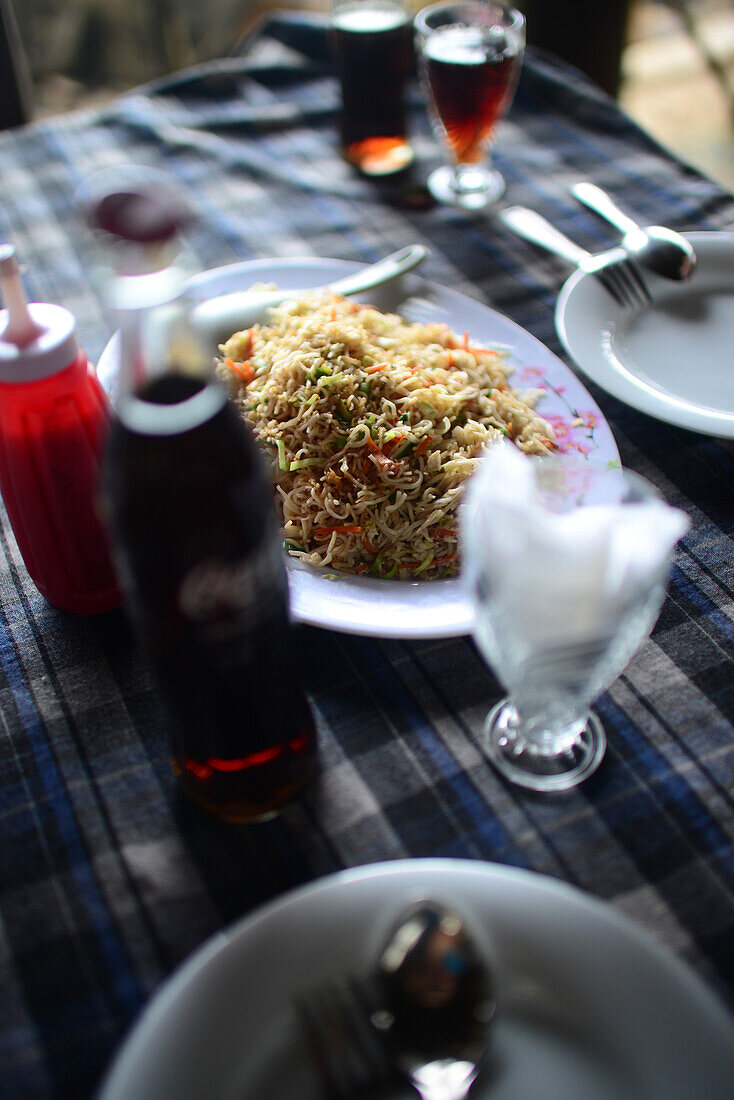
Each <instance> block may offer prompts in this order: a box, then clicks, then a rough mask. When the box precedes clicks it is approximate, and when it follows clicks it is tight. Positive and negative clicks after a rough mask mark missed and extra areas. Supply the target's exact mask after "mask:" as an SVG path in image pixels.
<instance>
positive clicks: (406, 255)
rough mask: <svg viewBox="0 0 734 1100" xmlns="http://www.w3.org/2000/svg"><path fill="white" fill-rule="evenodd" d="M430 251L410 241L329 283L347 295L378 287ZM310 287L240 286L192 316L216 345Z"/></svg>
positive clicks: (206, 338)
mask: <svg viewBox="0 0 734 1100" xmlns="http://www.w3.org/2000/svg"><path fill="white" fill-rule="evenodd" d="M427 255H428V249H427V248H424V247H423V245H420V244H413V245H408V247H407V248H401V249H399V250H398V251H397V252H393V253H391V254H390V255H389V256H385V257H383V259H381V260H378V261H377V263H374V264H369V265H368V266H367V267H362V268H359V270H358V271H355V272H354V273H353V274H351V275H346V276H344V278H342V279H337V280H336V281H335V282H333V283H330V284H329V287H328V289H330V290H333V291H334V292H335V293H336V294H343V295H344V296H348V295H350V294H361V293H364V292H366V291H368V290H374V289H375V288H376V287H379V286H383V285H385V284H386V283H389V282H391V281H392V280H393V279H397V278H398V277H399V276H400V275H405V274H406V273H407V272H408V271H412V269H413V268H414V267H416V266H417V265H418V264H419V263H420V262H421V260H424V259H425V257H426V256H427ZM196 282H197V280H196V279H192V280H191V281H190V283H189V286H190V287H191V289H192V290H193V291H194V293H195V292H196ZM306 289H318V288H316V287H313V288H302V289H298V290H282V289H281V290H238V291H235V292H234V293H232V294H220V295H218V296H217V297H216V298H208V299H207V300H206V301H203V302H200V303H199V304H198V305H196V306H195V307H194V309H193V310H192V316H191V319H192V322H193V324H194V326H195V328H196V329H197V330H198V332H199V333H200V335H201V337H202V339H203V340H204V341H205V342H206V344H207V345H212V346H216V345H217V344H219V343H221V342H222V341H224V340H227V339H229V337H230V336H231V335H232V333H233V332H241V331H242V330H243V329H246V328H250V327H251V325H254V324H255V322H256V321H261V320H262V319H263V317H264V316H265V314H266V310H267V309H268V308H269V307H271V306H277V305H280V303H281V302H285V301H287V300H288V299H289V298H297V297H299V295H301V294H303V293H305V291H306ZM321 289H326V288H325V287H323V288H321Z"/></svg>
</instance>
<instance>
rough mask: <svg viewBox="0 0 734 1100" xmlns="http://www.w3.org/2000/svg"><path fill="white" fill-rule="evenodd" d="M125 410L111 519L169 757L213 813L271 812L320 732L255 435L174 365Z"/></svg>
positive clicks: (117, 440)
mask: <svg viewBox="0 0 734 1100" xmlns="http://www.w3.org/2000/svg"><path fill="white" fill-rule="evenodd" d="M197 402H198V406H197V404H196V403H197ZM151 410H153V412H154V414H155V415H154V416H153V417H151V415H150V413H151ZM119 412H120V416H119V420H118V422H117V423H116V424H115V425H114V426H113V429H112V431H111V433H110V441H109V446H108V455H107V478H106V488H107V498H108V501H109V510H110V514H111V526H112V530H113V535H114V541H115V543H116V545H117V547H118V556H119V560H120V566H121V572H122V576H123V580H124V581H125V586H126V588H127V589H128V591H129V593H130V596H131V600H130V604H131V610H132V613H133V617H134V621H135V623H136V625H137V627H138V630H139V634H140V637H141V640H142V641H143V644H144V646H145V648H146V650H147V652H148V654H149V657H150V660H151V666H152V670H153V673H154V675H155V679H156V681H157V683H158V686H159V688H160V691H161V695H162V698H163V700H164V701H165V704H166V706H167V709H168V712H169V715H170V746H171V765H172V768H173V771H174V773H175V774H176V776H177V777H178V780H179V783H180V786H181V789H182V790H183V791H184V793H185V794H186V795H188V796H189V797H190V798H191V799H193V801H195V802H196V803H198V804H199V805H200V806H202V807H203V808H204V809H206V810H207V811H208V812H210V813H212V814H215V815H216V816H217V817H220V818H222V819H224V820H226V821H232V822H246V821H256V820H263V819H266V818H268V817H271V816H273V815H274V814H276V813H277V812H278V811H279V810H280V809H281V808H282V807H283V806H284V805H285V804H286V803H287V802H288V801H290V800H291V799H292V798H294V797H295V796H296V795H297V794H298V793H299V792H300V791H302V790H303V789H304V787H305V786H306V785H307V783H308V782H309V781H310V779H311V778H312V776H313V774H314V772H315V766H316V733H315V728H314V723H313V719H312V716H311V713H310V709H309V706H308V703H307V700H306V697H305V695H304V693H303V690H302V688H301V685H300V682H299V679H298V651H297V638H296V636H295V633H294V630H293V629H292V628H291V626H290V623H289V621H288V595H287V585H286V578H285V569H284V563H283V559H282V553H281V550H280V543H279V540H278V539H277V536H276V530H275V516H274V511H273V501H272V491H271V487H270V484H269V480H268V478H267V475H266V473H265V471H264V469H263V467H262V464H261V461H260V455H259V454H258V453H257V450H256V444H255V441H254V439H253V438H252V437H251V434H250V432H249V430H248V429H247V428H246V426H245V425H244V424H243V423H242V422H241V420H240V419H239V417H238V415H237V413H236V412H235V410H234V409H233V408H232V406H231V405H230V404H229V403H228V401H227V400H226V397H225V396H224V394H223V393H222V392H221V391H220V390H219V389H218V387H216V386H214V385H208V386H207V385H205V384H204V383H202V382H201V381H196V380H194V379H191V378H184V377H182V376H179V375H173V374H169V375H164V376H162V377H160V378H158V379H156V380H154V381H153V382H151V383H148V384H147V386H146V387H145V388H144V389H143V390H142V391H141V393H140V394H139V395H138V396H137V397H134V398H129V399H124V400H123V401H122V402H121V404H120V406H119ZM179 413H180V423H178V424H177V423H176V418H177V417H178V416H179Z"/></svg>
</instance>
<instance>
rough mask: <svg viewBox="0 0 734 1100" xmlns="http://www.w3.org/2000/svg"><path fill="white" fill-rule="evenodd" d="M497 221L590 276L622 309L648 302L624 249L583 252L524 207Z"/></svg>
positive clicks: (639, 276)
mask: <svg viewBox="0 0 734 1100" xmlns="http://www.w3.org/2000/svg"><path fill="white" fill-rule="evenodd" d="M500 218H501V219H502V221H503V222H504V224H505V225H506V226H507V227H508V228H509V229H511V230H512V231H513V232H514V233H517V234H518V236H520V237H523V238H524V239H525V240H527V241H531V242H532V243H533V244H537V245H540V246H541V247H542V248H547V249H548V251H549V252H554V253H556V255H558V256H563V258H564V259H566V260H570V261H571V263H572V264H575V265H576V267H578V268H580V269H581V270H582V271H586V272H588V273H589V274H590V275H593V276H594V277H595V278H597V279H598V280H599V282H600V283H601V284H602V286H603V287H604V289H605V290H606V291H607V293H608V294H611V296H612V298H614V300H615V302H616V303H617V305H619V306H622V308H633V307H640V306H645V305H647V304H648V302H651V301H652V295H651V294H650V291H649V290H648V288H647V284H646V283H645V280H644V279H643V277H642V272H641V271H640V270H639V268H638V266H637V264H636V263H635V261H634V260H631V259H630V258H629V257H628V256H627V254H626V252H625V251H624V249H622V248H612V249H609V250H608V251H606V252H597V253H593V252H587V251H586V249H585V248H581V247H580V245H577V244H576V243H575V242H574V241H572V240H570V238H569V237H567V236H566V235H565V234H564V233H561V231H560V230H559V229H556V227H555V226H554V225H551V223H550V222H549V221H547V220H546V219H545V218H544V217H543V215H542V214H538V213H537V211H535V210H529V209H528V208H527V207H525V206H510V207H508V208H507V209H506V210H503V211H502V212H501V213H500Z"/></svg>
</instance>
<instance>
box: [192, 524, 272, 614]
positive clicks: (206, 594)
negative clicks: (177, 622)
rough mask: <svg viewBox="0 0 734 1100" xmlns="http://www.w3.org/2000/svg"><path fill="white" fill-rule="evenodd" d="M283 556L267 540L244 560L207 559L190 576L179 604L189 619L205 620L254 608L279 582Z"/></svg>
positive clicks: (196, 566) (195, 567)
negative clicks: (278, 554) (279, 568)
mask: <svg viewBox="0 0 734 1100" xmlns="http://www.w3.org/2000/svg"><path fill="white" fill-rule="evenodd" d="M279 564H280V559H279V558H278V556H277V553H274V552H273V549H272V547H271V546H269V545H268V544H267V543H266V544H264V545H263V546H261V547H259V548H258V549H257V550H256V551H255V552H254V553H253V554H252V555H251V556H250V557H248V558H245V559H244V560H241V561H225V560H224V559H222V558H207V559H205V560H204V561H202V562H199V563H198V564H197V565H195V566H194V568H193V569H192V570H191V572H190V573H188V574H187V575H186V577H185V578H184V581H183V583H182V585H181V588H180V590H179V596H178V599H179V607H180V608H181V611H182V612H183V614H184V615H186V616H187V618H189V619H195V620H199V621H205V620H207V619H212V618H216V617H217V616H219V615H222V614H224V613H226V612H228V611H231V610H238V611H243V610H247V609H248V608H251V607H253V606H254V605H255V604H257V603H258V602H259V601H261V600H262V599H263V598H264V597H266V596H267V595H268V593H269V592H271V591H272V587H273V585H274V584H275V583H276V582H277V581H278V579H279V578H278V567H279Z"/></svg>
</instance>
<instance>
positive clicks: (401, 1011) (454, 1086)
mask: <svg viewBox="0 0 734 1100" xmlns="http://www.w3.org/2000/svg"><path fill="white" fill-rule="evenodd" d="M375 984H376V988H377V998H378V1006H379V1007H378V1008H377V1009H376V1011H374V1012H373V1013H372V1022H373V1024H374V1025H375V1026H376V1027H377V1028H378V1029H379V1030H380V1031H381V1032H382V1034H383V1035H384V1037H385V1040H386V1043H387V1046H388V1050H389V1053H390V1056H391V1059H392V1061H393V1064H394V1065H395V1066H396V1067H397V1068H398V1069H399V1070H400V1071H401V1072H402V1073H403V1074H404V1076H405V1077H407V1078H408V1080H409V1081H410V1083H411V1084H412V1085H413V1087H414V1088H415V1089H416V1091H417V1092H418V1094H419V1095H420V1097H421V1100H464V1098H465V1097H466V1096H467V1094H468V1092H469V1089H470V1088H471V1086H472V1084H473V1083H474V1080H475V1079H476V1077H477V1074H478V1073H479V1070H480V1067H481V1064H482V1059H483V1056H484V1053H485V1049H486V1045H487V1035H488V1031H489V1027H490V1024H491V1021H492V1019H493V1016H494V1013H495V1009H496V1006H497V1002H496V999H495V994H494V990H493V986H492V981H491V978H490V974H489V969H488V967H487V964H486V962H485V960H484V958H483V957H482V956H481V954H480V952H479V950H478V949H477V946H476V944H475V943H474V941H473V939H472V937H471V935H470V933H469V931H468V930H467V928H466V926H465V924H464V921H463V920H462V918H461V917H460V916H459V915H458V914H456V913H454V912H452V911H451V910H449V909H446V908H444V907H443V906H442V905H440V904H438V903H437V902H435V901H431V902H428V901H426V902H421V903H420V904H418V905H417V906H416V907H413V908H411V909H409V910H408V911H407V913H405V914H403V916H402V917H401V918H400V919H399V921H398V924H397V926H396V927H395V929H394V930H393V932H392V933H391V934H390V936H389V938H388V941H387V943H386V945H385V947H384V949H383V951H382V953H381V955H380V957H379V960H378V964H377V973H376V983H375Z"/></svg>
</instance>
